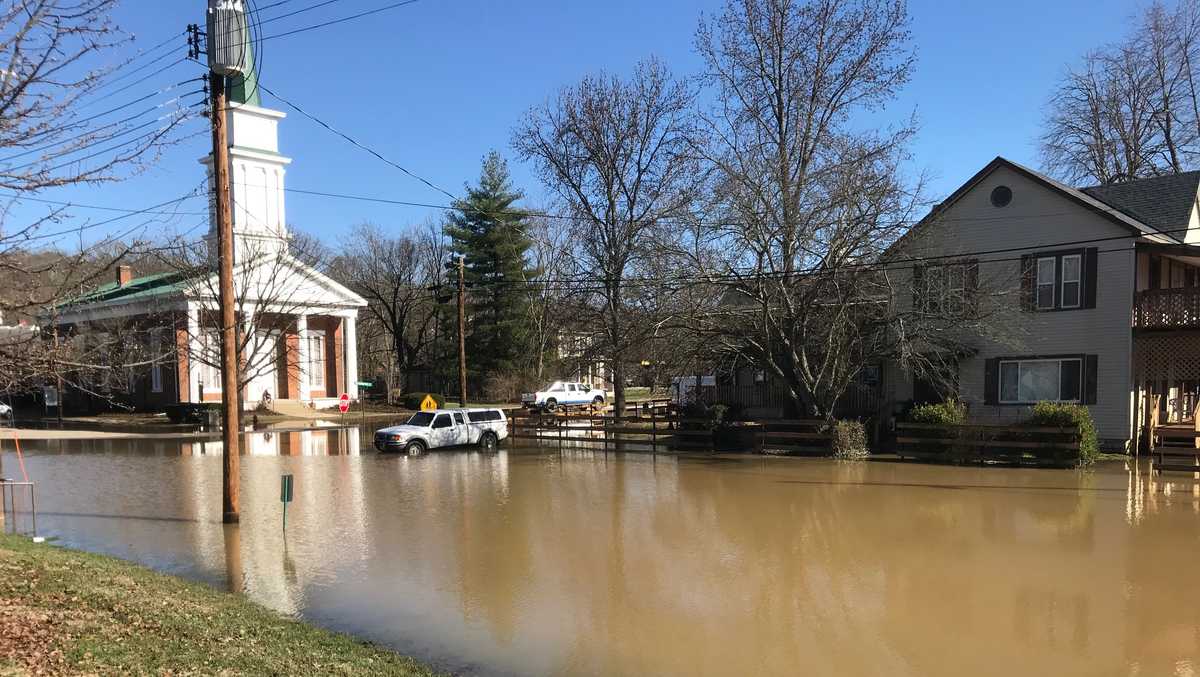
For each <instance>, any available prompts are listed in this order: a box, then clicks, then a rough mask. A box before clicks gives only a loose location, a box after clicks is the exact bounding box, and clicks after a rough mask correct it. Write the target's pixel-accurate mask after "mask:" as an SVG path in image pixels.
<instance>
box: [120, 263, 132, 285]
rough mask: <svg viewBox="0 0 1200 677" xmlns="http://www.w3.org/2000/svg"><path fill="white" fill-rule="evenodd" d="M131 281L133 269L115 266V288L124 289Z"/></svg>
mask: <svg viewBox="0 0 1200 677" xmlns="http://www.w3.org/2000/svg"><path fill="white" fill-rule="evenodd" d="M132 279H133V268H130V267H129V266H117V286H118V287H124V286H125V285H127V284H129V281H130V280H132Z"/></svg>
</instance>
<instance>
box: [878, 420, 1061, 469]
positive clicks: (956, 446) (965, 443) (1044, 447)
mask: <svg viewBox="0 0 1200 677" xmlns="http://www.w3.org/2000/svg"><path fill="white" fill-rule="evenodd" d="M896 454H897V455H898V456H900V457H901V458H918V459H923V460H941V461H954V462H967V463H970V462H977V463H983V462H986V461H993V462H1002V463H1013V464H1020V465H1055V466H1072V465H1075V464H1077V463H1078V462H1079V431H1078V430H1077V429H1075V428H1059V427H1053V426H1032V425H1012V426H1001V425H957V426H943V425H934V424H924V423H897V424H896Z"/></svg>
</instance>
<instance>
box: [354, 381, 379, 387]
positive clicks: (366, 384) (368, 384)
mask: <svg viewBox="0 0 1200 677" xmlns="http://www.w3.org/2000/svg"><path fill="white" fill-rule="evenodd" d="M374 385H375V384H374V383H371V382H370V381H358V387H359V388H370V387H371V386H374Z"/></svg>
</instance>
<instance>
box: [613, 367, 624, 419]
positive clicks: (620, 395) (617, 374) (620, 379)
mask: <svg viewBox="0 0 1200 677" xmlns="http://www.w3.org/2000/svg"><path fill="white" fill-rule="evenodd" d="M612 374H613V416H624V415H625V365H624V364H623V363H622V361H621V359H620V358H619V357H618V358H617V359H615V360H613V364H612Z"/></svg>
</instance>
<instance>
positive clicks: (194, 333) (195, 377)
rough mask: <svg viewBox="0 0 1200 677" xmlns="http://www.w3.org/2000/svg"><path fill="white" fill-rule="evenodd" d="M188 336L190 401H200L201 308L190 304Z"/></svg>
mask: <svg viewBox="0 0 1200 677" xmlns="http://www.w3.org/2000/svg"><path fill="white" fill-rule="evenodd" d="M187 335H188V360H187V369H188V374H187V378H188V400H189V401H190V402H199V401H200V368H201V359H202V355H203V354H204V348H203V343H202V341H203V337H202V336H201V334H200V306H198V305H196V304H194V303H189V304H188V309H187Z"/></svg>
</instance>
